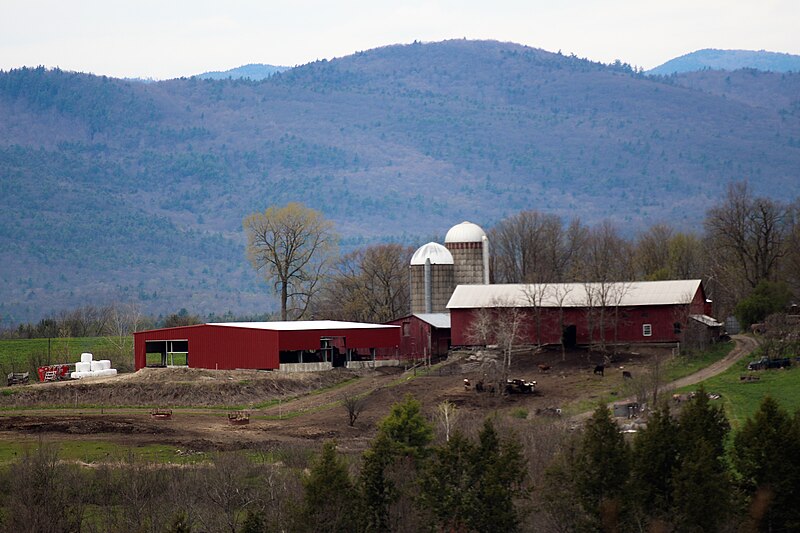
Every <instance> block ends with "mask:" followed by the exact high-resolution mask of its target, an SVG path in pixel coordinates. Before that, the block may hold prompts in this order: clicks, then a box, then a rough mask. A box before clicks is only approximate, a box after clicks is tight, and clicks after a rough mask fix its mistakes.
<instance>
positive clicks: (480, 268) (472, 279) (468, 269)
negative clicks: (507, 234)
mask: <svg viewBox="0 0 800 533" xmlns="http://www.w3.org/2000/svg"><path fill="white" fill-rule="evenodd" d="M444 245H445V246H446V247H447V249H448V250H450V253H451V254H452V256H453V265H454V268H453V273H454V276H455V284H456V285H479V284H484V285H488V284H489V239H488V238H487V237H486V232H484V231H483V230H482V229H481V227H480V226H478V225H477V224H473V223H472V222H462V223H461V224H456V225H455V226H453V227H452V228H450V231H448V232H447V235H446V236H445V238H444Z"/></svg>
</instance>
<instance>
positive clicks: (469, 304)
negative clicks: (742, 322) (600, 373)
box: [447, 280, 718, 346]
mask: <svg viewBox="0 0 800 533" xmlns="http://www.w3.org/2000/svg"><path fill="white" fill-rule="evenodd" d="M447 307H448V309H449V310H450V318H451V324H452V330H451V331H452V343H453V345H454V346H476V345H480V344H484V342H482V341H481V339H482V338H484V339H485V338H486V337H485V336H484V335H483V333H482V332H485V331H486V330H491V329H492V328H497V327H507V324H508V323H509V321H512V320H516V321H517V322H518V323H519V331H521V337H522V338H521V339H520V341H519V342H521V343H531V344H559V343H560V342H561V338H562V336H563V338H564V342H565V344H567V345H568V346H570V345H573V346H574V345H576V344H584V345H585V344H592V343H597V342H600V340H601V339H602V340H603V341H604V342H606V343H634V344H635V343H665V342H666V343H673V342H680V341H681V340H682V337H683V334H684V331H685V330H686V329H687V326H688V324H689V320H690V319H691V318H694V320H692V323H693V324H694V323H696V322H698V318H700V317H704V318H703V319H702V320H700V321H699V322H700V323H702V322H703V321H705V322H708V323H716V321H714V319H712V318H711V317H709V316H707V315H709V314H710V312H711V303H710V302H709V301H708V300H707V299H706V295H705V291H704V289H703V285H702V283H701V281H700V280H676V281H647V282H624V283H605V284H602V283H550V284H527V285H526V284H515V285H510V284H509V285H459V286H458V287H456V290H455V292H454V293H453V296H452V297H451V298H450V302H449V303H448V304H447ZM504 323H505V324H506V325H503V324H504ZM717 324H718V323H717ZM490 333H491V332H490ZM489 342H491V339H489Z"/></svg>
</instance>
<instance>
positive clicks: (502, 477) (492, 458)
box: [471, 419, 527, 532]
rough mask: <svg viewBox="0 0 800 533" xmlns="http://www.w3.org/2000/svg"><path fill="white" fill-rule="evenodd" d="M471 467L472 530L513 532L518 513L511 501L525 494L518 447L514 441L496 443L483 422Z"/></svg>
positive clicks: (489, 425)
mask: <svg viewBox="0 0 800 533" xmlns="http://www.w3.org/2000/svg"><path fill="white" fill-rule="evenodd" d="M476 454H477V455H476V457H475V458H474V460H473V464H474V465H475V468H476V469H477V475H476V476H475V478H476V483H475V484H474V485H473V487H474V488H473V490H474V492H475V497H474V498H472V499H473V500H474V505H473V507H472V513H471V514H472V520H471V525H472V528H473V529H474V530H476V531H487V532H491V531H509V532H510V531H517V530H518V529H519V513H518V511H517V508H516V506H515V505H514V503H515V502H514V500H515V498H517V497H520V496H523V495H525V494H527V490H526V489H525V486H524V483H525V480H526V477H527V470H526V464H525V459H524V458H523V456H522V447H521V445H520V444H519V441H518V440H516V439H514V438H507V439H505V440H504V441H502V442H501V441H500V438H499V437H498V435H497V431H496V430H495V428H494V425H493V424H492V422H491V421H490V420H489V419H487V420H486V421H485V422H484V424H483V429H482V430H481V432H480V434H479V435H478V447H477V449H476Z"/></svg>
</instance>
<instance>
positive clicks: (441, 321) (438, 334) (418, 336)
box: [388, 313, 450, 359]
mask: <svg viewBox="0 0 800 533" xmlns="http://www.w3.org/2000/svg"><path fill="white" fill-rule="evenodd" d="M388 324H394V325H397V326H400V328H401V333H400V350H399V353H400V355H401V356H402V357H403V358H411V359H424V358H426V357H428V356H445V355H447V352H448V350H449V349H450V313H415V314H413V315H408V316H404V317H403V318H398V319H395V320H392V321H390V322H388Z"/></svg>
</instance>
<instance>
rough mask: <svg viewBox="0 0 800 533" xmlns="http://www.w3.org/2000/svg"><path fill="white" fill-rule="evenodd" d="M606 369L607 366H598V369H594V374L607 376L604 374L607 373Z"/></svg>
mask: <svg viewBox="0 0 800 533" xmlns="http://www.w3.org/2000/svg"><path fill="white" fill-rule="evenodd" d="M605 369H606V365H597V366H596V367H594V373H595V374H600V375H601V376H605V374H604V373H603V372H605Z"/></svg>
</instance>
